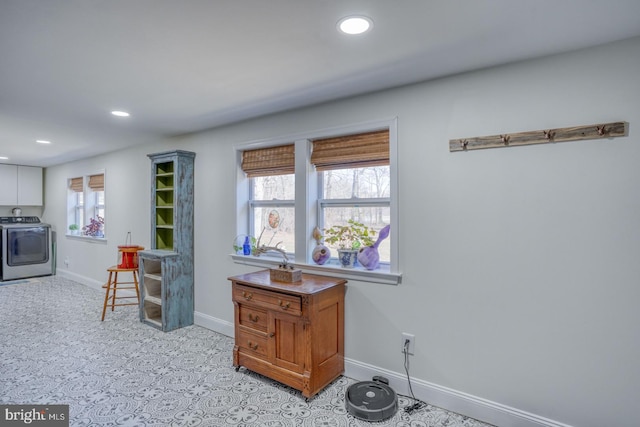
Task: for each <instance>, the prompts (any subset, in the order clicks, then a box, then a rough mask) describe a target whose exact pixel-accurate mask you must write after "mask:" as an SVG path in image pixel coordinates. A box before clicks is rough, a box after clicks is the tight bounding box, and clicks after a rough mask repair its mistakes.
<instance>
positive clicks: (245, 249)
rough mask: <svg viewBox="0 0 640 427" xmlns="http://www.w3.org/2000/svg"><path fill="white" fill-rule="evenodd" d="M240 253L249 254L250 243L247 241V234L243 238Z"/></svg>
mask: <svg viewBox="0 0 640 427" xmlns="http://www.w3.org/2000/svg"><path fill="white" fill-rule="evenodd" d="M242 253H243V254H244V255H251V243H250V242H249V236H247V237H245V238H244V244H243V245H242Z"/></svg>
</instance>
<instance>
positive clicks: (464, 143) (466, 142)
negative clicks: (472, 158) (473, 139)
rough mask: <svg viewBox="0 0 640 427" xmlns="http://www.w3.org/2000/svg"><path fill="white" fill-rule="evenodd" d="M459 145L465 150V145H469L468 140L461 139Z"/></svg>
mask: <svg viewBox="0 0 640 427" xmlns="http://www.w3.org/2000/svg"><path fill="white" fill-rule="evenodd" d="M460 145H462V149H463V150H466V149H467V145H469V141H467V140H466V139H461V140H460Z"/></svg>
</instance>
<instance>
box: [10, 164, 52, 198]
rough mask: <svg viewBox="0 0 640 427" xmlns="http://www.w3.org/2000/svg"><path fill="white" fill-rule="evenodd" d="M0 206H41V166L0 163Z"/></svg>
mask: <svg viewBox="0 0 640 427" xmlns="http://www.w3.org/2000/svg"><path fill="white" fill-rule="evenodd" d="M0 206H42V168H39V167H35V166H17V165H0Z"/></svg>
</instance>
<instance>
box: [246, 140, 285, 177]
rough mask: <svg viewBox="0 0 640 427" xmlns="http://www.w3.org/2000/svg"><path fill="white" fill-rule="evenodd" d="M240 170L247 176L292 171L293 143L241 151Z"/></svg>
mask: <svg viewBox="0 0 640 427" xmlns="http://www.w3.org/2000/svg"><path fill="white" fill-rule="evenodd" d="M242 170H243V171H244V172H245V173H246V174H247V177H249V178H255V177H257V176H270V175H286V174H291V173H294V172H295V152H294V145H293V144H288V145H280V146H277V147H268V148H259V149H256V150H245V151H243V152H242Z"/></svg>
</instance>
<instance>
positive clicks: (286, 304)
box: [278, 300, 291, 310]
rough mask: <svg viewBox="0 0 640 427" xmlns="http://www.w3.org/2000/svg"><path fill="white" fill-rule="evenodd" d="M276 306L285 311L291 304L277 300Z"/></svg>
mask: <svg viewBox="0 0 640 427" xmlns="http://www.w3.org/2000/svg"><path fill="white" fill-rule="evenodd" d="M278 304H279V305H280V308H281V309H283V310H287V309H288V308H289V306H290V305H291V302H289V301H287V302H286V303H285V302H284V301H282V300H278Z"/></svg>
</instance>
